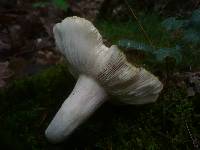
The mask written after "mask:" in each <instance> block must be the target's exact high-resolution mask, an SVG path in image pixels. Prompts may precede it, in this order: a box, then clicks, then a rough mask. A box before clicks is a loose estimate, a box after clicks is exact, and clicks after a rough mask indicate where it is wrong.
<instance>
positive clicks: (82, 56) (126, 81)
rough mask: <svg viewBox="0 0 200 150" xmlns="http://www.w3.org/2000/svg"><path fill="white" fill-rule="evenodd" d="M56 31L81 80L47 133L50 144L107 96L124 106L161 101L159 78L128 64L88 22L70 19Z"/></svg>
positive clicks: (60, 24)
mask: <svg viewBox="0 0 200 150" xmlns="http://www.w3.org/2000/svg"><path fill="white" fill-rule="evenodd" d="M53 32H54V36H55V41H56V45H57V47H58V50H59V51H60V52H61V53H62V54H63V55H64V56H65V57H66V60H67V62H68V64H69V68H70V70H71V72H72V74H73V75H74V76H76V77H77V78H78V81H77V83H76V85H75V87H74V89H73V91H72V92H71V94H70V95H69V97H68V98H67V99H66V100H65V101H64V103H63V104H62V106H61V108H60V109H59V111H58V112H57V114H56V115H55V117H54V118H53V120H52V121H51V123H50V124H49V126H48V128H47V129H46V131H45V135H46V137H47V139H48V140H49V141H50V142H52V143H58V142H61V141H63V140H64V139H65V138H67V137H68V136H69V135H70V134H71V133H72V132H73V131H74V130H75V129H76V128H77V127H78V126H79V125H80V124H81V123H82V122H84V121H85V120H86V119H87V118H88V117H89V116H91V114H92V113H93V112H94V111H95V110H96V109H98V108H99V107H100V106H101V105H102V104H103V103H104V102H105V101H106V100H107V99H108V96H112V95H113V96H116V97H117V99H119V100H116V101H119V102H121V103H125V104H146V103H151V102H155V101H156V99H157V98H158V96H159V93H160V91H161V90H162V88H163V85H162V83H161V82H160V81H159V80H158V78H157V77H155V76H154V75H153V74H151V73H150V72H148V71H146V70H145V69H144V68H141V67H140V68H137V67H135V66H134V65H132V64H131V63H129V62H128V61H127V59H126V56H125V55H124V53H123V52H122V51H120V50H119V49H118V47H117V46H115V45H113V46H111V47H110V48H108V47H106V46H105V45H104V44H103V40H102V37H101V35H100V33H99V32H98V30H97V29H96V28H95V27H94V26H93V24H92V23H91V22H89V21H88V20H85V19H84V18H79V17H76V16H74V17H68V18H66V19H64V20H63V21H62V22H61V23H57V24H56V25H55V26H54V28H53Z"/></svg>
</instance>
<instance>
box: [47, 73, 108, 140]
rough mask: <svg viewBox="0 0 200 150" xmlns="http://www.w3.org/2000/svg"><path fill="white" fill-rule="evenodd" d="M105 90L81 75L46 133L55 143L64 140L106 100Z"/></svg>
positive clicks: (92, 80)
mask: <svg viewBox="0 0 200 150" xmlns="http://www.w3.org/2000/svg"><path fill="white" fill-rule="evenodd" d="M106 97H107V94H106V92H105V91H104V89H103V88H102V87H101V86H100V85H99V84H98V83H97V82H96V81H95V80H94V79H92V78H90V77H88V76H86V75H80V76H79V79H78V81H77V83H76V85H75V87H74V89H73V91H72V92H71V94H70V95H69V97H68V98H67V99H66V100H65V101H64V103H63V104H62V106H61V108H60V110H59V111H58V112H57V114H56V115H55V117H54V118H53V120H52V121H51V123H50V125H49V126H48V128H47V129H46V131H45V135H46V137H47V139H48V140H49V141H51V142H53V143H58V142H61V141H62V140H64V139H65V138H66V137H67V136H68V135H69V134H70V133H71V132H72V131H74V129H75V128H76V127H78V126H79V125H80V124H81V123H82V122H83V121H85V120H86V119H87V118H88V117H89V116H90V115H91V114H92V113H93V112H94V111H95V110H96V109H97V108H99V107H100V106H101V105H102V104H103V103H104V102H105V100H106Z"/></svg>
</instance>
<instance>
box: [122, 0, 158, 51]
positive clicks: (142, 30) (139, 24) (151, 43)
mask: <svg viewBox="0 0 200 150" xmlns="http://www.w3.org/2000/svg"><path fill="white" fill-rule="evenodd" d="M124 2H125V4H126V5H127V7H128V9H129V10H130V12H131V13H132V15H133V17H134V18H135V20H136V22H137V24H138V26H139V28H140V30H141V32H142V33H143V34H144V36H145V38H146V39H147V41H148V42H149V44H150V45H151V47H152V48H153V49H154V48H155V46H154V44H153V42H152V40H151V39H150V37H149V36H148V34H147V32H146V31H145V29H144V27H143V26H142V23H141V22H140V20H139V19H138V17H137V16H136V14H135V13H134V11H133V9H132V8H131V7H130V5H129V3H128V1H127V0H124Z"/></svg>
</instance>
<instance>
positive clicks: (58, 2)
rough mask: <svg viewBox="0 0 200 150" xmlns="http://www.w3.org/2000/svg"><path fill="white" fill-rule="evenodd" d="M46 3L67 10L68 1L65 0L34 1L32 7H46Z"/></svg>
mask: <svg viewBox="0 0 200 150" xmlns="http://www.w3.org/2000/svg"><path fill="white" fill-rule="evenodd" d="M48 5H53V6H55V7H57V8H59V9H61V10H64V11H67V9H68V7H69V6H68V3H67V1H66V0H51V1H50V2H48V1H41V2H36V3H34V4H33V5H32V6H33V7H34V8H41V7H47V6H48Z"/></svg>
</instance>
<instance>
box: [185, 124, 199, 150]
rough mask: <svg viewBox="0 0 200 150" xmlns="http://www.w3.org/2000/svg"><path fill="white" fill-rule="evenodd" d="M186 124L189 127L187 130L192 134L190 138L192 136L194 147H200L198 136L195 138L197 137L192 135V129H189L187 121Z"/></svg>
mask: <svg viewBox="0 0 200 150" xmlns="http://www.w3.org/2000/svg"><path fill="white" fill-rule="evenodd" d="M185 126H186V129H187V131H188V133H189V135H190V138H191V140H192V144H193V146H194V148H196V149H199V147H200V146H199V143H198V140H197V138H195V137H194V136H193V135H192V133H191V131H190V129H189V127H188V124H187V122H186V121H185Z"/></svg>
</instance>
